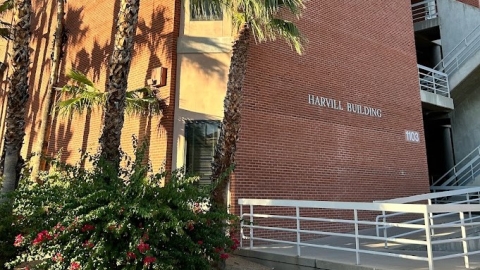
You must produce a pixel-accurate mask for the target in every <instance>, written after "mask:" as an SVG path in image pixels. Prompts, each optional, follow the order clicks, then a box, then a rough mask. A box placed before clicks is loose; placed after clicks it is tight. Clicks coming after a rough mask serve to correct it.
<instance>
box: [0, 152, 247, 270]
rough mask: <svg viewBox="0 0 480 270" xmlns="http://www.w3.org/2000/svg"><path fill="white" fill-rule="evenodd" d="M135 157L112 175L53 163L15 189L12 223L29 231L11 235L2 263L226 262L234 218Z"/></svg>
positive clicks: (144, 265) (181, 179)
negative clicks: (12, 249)
mask: <svg viewBox="0 0 480 270" xmlns="http://www.w3.org/2000/svg"><path fill="white" fill-rule="evenodd" d="M141 156H142V154H141V153H139V154H138V155H136V159H135V160H134V161H132V160H130V159H126V162H125V163H126V164H127V166H126V167H124V168H122V169H121V170H120V172H119V173H118V176H117V175H116V174H114V173H112V170H111V169H110V168H109V167H108V166H107V165H105V164H104V163H103V162H99V161H98V159H97V158H95V157H90V159H91V161H93V169H91V170H83V169H80V168H79V167H78V166H60V165H58V164H57V166H56V168H57V169H56V170H55V171H54V173H53V174H52V173H51V174H50V175H49V176H46V177H45V179H44V184H43V185H41V186H40V185H37V184H30V185H27V184H23V185H21V186H20V188H19V189H18V191H16V192H15V199H14V210H13V213H14V216H16V217H18V218H17V219H16V220H15V225H16V227H18V228H35V230H34V231H32V230H23V231H21V232H19V233H18V234H16V235H17V237H16V238H15V243H14V244H15V246H16V247H18V248H20V250H19V255H18V256H17V258H16V259H15V260H13V261H11V262H10V263H8V264H6V266H7V267H9V268H12V267H14V266H17V265H20V264H22V263H24V262H30V263H31V264H30V265H34V267H33V268H36V269H210V267H211V264H212V263H215V262H219V261H221V260H222V259H225V258H227V257H228V253H229V252H231V251H232V249H235V248H236V247H237V245H238V241H237V240H236V239H232V238H230V236H229V235H228V233H227V230H228V229H231V228H232V226H233V225H234V224H236V221H235V217H234V216H233V215H230V214H227V212H226V210H209V206H210V205H209V195H210V191H211V189H212V188H213V187H210V186H208V187H207V186H198V184H196V182H197V181H198V177H186V176H184V175H182V174H181V173H179V172H174V173H170V174H167V173H166V172H160V173H156V174H153V173H151V172H150V171H149V168H150V166H147V165H145V164H144V162H142V159H141ZM166 178H167V179H168V181H166V184H165V185H164V186H161V184H160V183H162V180H165V179H166ZM226 221H230V222H228V223H226ZM31 269H32V267H31Z"/></svg>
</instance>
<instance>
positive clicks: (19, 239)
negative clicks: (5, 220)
mask: <svg viewBox="0 0 480 270" xmlns="http://www.w3.org/2000/svg"><path fill="white" fill-rule="evenodd" d="M23 239H24V238H23V236H22V235H21V234H19V235H17V236H15V242H14V243H13V246H15V247H19V246H21V245H22V243H23Z"/></svg>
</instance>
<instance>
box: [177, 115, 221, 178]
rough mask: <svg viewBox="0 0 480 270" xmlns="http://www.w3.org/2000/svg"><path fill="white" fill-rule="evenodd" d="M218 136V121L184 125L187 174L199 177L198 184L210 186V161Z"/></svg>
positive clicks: (190, 122) (194, 122) (193, 122)
mask: <svg viewBox="0 0 480 270" xmlns="http://www.w3.org/2000/svg"><path fill="white" fill-rule="evenodd" d="M219 134H220V121H189V122H187V123H186V125H185V139H186V143H187V145H186V148H187V156H186V159H185V169H186V172H187V173H191V174H196V175H200V184H210V183H211V182H210V176H211V174H212V173H211V171H212V160H213V154H214V151H215V145H216V144H217V140H218V136H219Z"/></svg>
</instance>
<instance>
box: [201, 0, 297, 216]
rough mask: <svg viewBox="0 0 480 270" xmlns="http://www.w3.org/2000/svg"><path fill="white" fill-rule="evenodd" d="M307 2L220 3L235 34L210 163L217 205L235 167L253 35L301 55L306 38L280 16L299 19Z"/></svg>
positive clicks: (223, 198)
mask: <svg viewBox="0 0 480 270" xmlns="http://www.w3.org/2000/svg"><path fill="white" fill-rule="evenodd" d="M306 1H307V0H232V1H228V2H223V4H226V5H227V9H228V10H230V11H231V12H232V18H233V24H234V26H235V27H236V29H238V35H237V37H236V38H235V41H234V44H233V49H232V57H231V62H230V70H229V74H228V83H227V92H226V96H225V101H224V116H223V121H222V125H221V130H220V136H219V139H218V143H217V145H216V147H215V153H214V158H213V162H212V176H211V178H212V180H213V181H214V182H217V185H216V187H215V189H214V191H213V194H212V198H213V202H214V203H215V204H216V206H217V207H225V206H226V202H227V200H226V198H227V197H226V194H227V187H228V182H229V178H228V176H227V175H228V172H229V171H230V170H232V169H233V167H234V166H235V152H236V149H237V139H238V131H239V129H240V123H241V105H242V96H243V81H244V78H245V74H246V71H247V56H248V49H249V47H250V45H251V44H250V41H251V37H252V36H253V38H254V40H255V41H256V42H265V41H275V40H276V39H278V38H280V39H284V40H285V41H286V42H287V43H288V44H289V45H290V47H291V48H292V49H294V50H295V51H296V52H297V53H298V54H301V53H302V52H303V46H302V45H303V44H304V42H305V41H306V40H305V38H304V37H303V36H302V35H301V33H300V31H299V29H298V28H297V27H296V25H295V24H294V23H293V22H292V21H288V20H285V19H283V18H282V17H281V16H280V15H281V14H280V11H285V12H289V13H290V14H292V15H294V16H296V18H297V19H298V18H299V16H300V15H301V12H302V11H303V9H304V8H305V4H304V3H305V2H306ZM282 13H283V14H285V13H284V12H282Z"/></svg>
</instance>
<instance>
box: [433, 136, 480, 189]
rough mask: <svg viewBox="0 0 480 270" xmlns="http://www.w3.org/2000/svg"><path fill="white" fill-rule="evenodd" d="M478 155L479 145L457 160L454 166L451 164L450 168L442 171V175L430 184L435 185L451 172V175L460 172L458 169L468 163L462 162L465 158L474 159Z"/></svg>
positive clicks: (479, 151) (479, 154) (479, 152)
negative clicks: (444, 171)
mask: <svg viewBox="0 0 480 270" xmlns="http://www.w3.org/2000/svg"><path fill="white" fill-rule="evenodd" d="M479 156H480V145H479V146H477V148H475V149H473V150H472V152H470V153H469V154H468V155H466V156H465V157H464V158H463V159H462V160H460V161H459V162H457V164H456V165H455V166H453V167H452V168H451V169H450V170H448V171H447V172H446V173H444V174H443V175H442V176H440V177H439V178H438V179H437V180H436V181H435V182H433V184H432V186H437V185H438V183H440V182H441V181H442V180H443V181H445V180H444V178H446V177H447V176H449V175H451V174H452V173H453V176H455V177H456V175H457V172H460V170H462V169H463V168H466V166H468V165H469V164H468V163H467V164H463V162H464V161H466V160H467V159H468V160H469V161H470V160H472V159H474V158H475V157H479ZM460 165H461V168H460V169H458V168H459V167H460ZM447 181H448V180H447ZM442 186H443V185H442Z"/></svg>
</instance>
